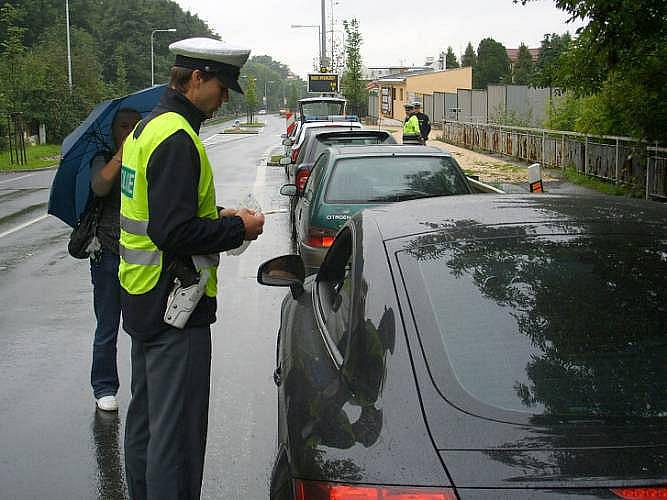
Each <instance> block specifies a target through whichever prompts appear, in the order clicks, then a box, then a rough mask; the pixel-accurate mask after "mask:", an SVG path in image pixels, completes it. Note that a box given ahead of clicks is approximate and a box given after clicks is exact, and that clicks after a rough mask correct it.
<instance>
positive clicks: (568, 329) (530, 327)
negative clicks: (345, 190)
mask: <svg viewBox="0 0 667 500" xmlns="http://www.w3.org/2000/svg"><path fill="white" fill-rule="evenodd" d="M489 231H490V232H492V231H493V230H492V229H489ZM412 243H415V241H413V242H412ZM424 243H425V244H423V245H421V244H417V245H414V246H413V247H412V248H410V249H409V250H408V251H407V252H408V253H409V254H411V255H412V256H413V257H415V258H416V260H417V262H418V264H417V268H418V269H419V272H418V274H419V277H418V280H417V281H416V283H417V284H416V287H417V288H415V290H417V289H418V288H419V287H421V288H422V289H423V290H425V291H426V292H425V294H426V296H427V297H428V298H427V299H425V300H424V302H428V301H429V299H430V310H431V311H432V313H433V316H434V318H435V320H434V323H435V325H436V326H435V327H434V328H433V330H434V331H433V332H431V333H432V334H433V338H437V337H439V339H437V340H436V344H435V345H438V346H439V349H438V348H436V349H433V350H431V351H430V352H429V349H428V348H427V349H426V350H427V357H429V358H430V359H429V365H430V367H431V370H433V371H434V372H436V373H439V377H440V383H439V385H440V384H442V385H444V386H445V387H443V388H442V389H443V390H442V392H443V394H445V396H446V397H447V394H448V391H447V387H446V385H447V381H446V380H447V379H448V378H447V376H444V375H445V367H446V366H447V370H448V373H450V375H449V376H448V377H449V380H452V379H455V380H457V381H458V385H459V387H462V388H463V389H464V391H462V392H461V393H460V394H467V395H470V396H472V398H474V399H475V400H477V401H479V402H482V403H483V404H484V405H490V406H493V407H496V408H500V409H504V410H511V411H519V412H527V413H531V414H533V415H539V416H545V417H546V416H556V417H571V418H582V417H583V418H587V417H588V418H591V417H621V418H631V417H641V418H647V417H665V416H667V292H666V290H667V250H666V248H667V242H665V241H664V240H663V241H660V240H659V239H658V238H656V239H654V240H651V239H650V238H646V237H640V238H638V237H636V236H634V235H600V236H591V235H589V236H581V235H577V236H573V235H549V236H540V237H531V238H497V239H479V240H468V241H455V242H444V241H443V242H440V243H435V244H433V243H432V240H431V241H428V238H424ZM413 288H414V287H413ZM417 293H419V292H417ZM426 317H428V315H425V316H422V318H421V319H420V318H419V317H418V318H417V319H416V320H417V323H418V328H419V330H420V335H429V332H428V331H427V330H428V327H427V326H426V322H425V318H426ZM420 324H421V326H420ZM438 352H441V354H443V355H444V357H443V356H440V355H439V354H438ZM443 360H445V361H444V362H443ZM449 370H451V371H449ZM451 373H453V377H452V376H451ZM443 376H444V377H443ZM463 399H465V398H463ZM460 403H461V402H460ZM461 404H462V405H463V406H465V403H461ZM484 405H482V406H484Z"/></svg>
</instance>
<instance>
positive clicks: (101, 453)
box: [92, 410, 128, 500]
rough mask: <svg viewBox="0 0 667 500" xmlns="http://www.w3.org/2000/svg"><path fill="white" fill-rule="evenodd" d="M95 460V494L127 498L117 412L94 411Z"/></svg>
mask: <svg viewBox="0 0 667 500" xmlns="http://www.w3.org/2000/svg"><path fill="white" fill-rule="evenodd" d="M92 438H93V442H94V444H95V458H96V460H97V495H98V498H104V499H105V500H125V499H126V498H128V496H127V490H126V488H125V480H124V474H123V469H124V467H123V460H122V459H121V454H120V450H121V447H122V445H123V442H122V437H121V433H120V417H119V415H118V412H104V411H100V410H96V411H95V415H94V417H93V426H92Z"/></svg>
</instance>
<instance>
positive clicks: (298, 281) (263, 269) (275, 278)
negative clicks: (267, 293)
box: [257, 186, 306, 299]
mask: <svg viewBox="0 0 667 500" xmlns="http://www.w3.org/2000/svg"><path fill="white" fill-rule="evenodd" d="M295 187H296V186H295ZM305 279H306V268H305V266H304V264H303V259H301V256H300V255H292V254H290V255H281V256H280V257H274V258H273V259H270V260H267V261H266V262H264V263H263V264H261V265H260V266H259V268H258V269H257V282H258V283H259V284H260V285H266V286H288V287H290V291H291V292H292V297H294V298H295V299H298V298H299V297H300V296H301V294H303V281H304V280H305Z"/></svg>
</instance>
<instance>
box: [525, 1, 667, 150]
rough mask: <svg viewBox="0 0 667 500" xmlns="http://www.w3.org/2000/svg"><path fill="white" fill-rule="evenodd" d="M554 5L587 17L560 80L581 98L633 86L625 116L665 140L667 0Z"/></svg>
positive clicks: (564, 60) (567, 55)
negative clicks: (629, 114) (665, 0)
mask: <svg viewBox="0 0 667 500" xmlns="http://www.w3.org/2000/svg"><path fill="white" fill-rule="evenodd" d="M518 1H520V2H521V3H522V4H526V3H527V2H528V1H531V0H515V2H518ZM555 4H556V7H558V8H559V9H561V10H564V11H565V12H567V13H569V14H570V19H571V20H574V19H581V20H586V21H587V24H586V26H585V27H583V28H582V29H580V30H578V32H577V34H578V36H577V38H576V40H574V41H573V42H572V44H571V46H570V47H569V49H568V50H567V51H566V53H565V54H564V55H563V57H562V58H561V60H560V63H559V67H560V69H559V71H558V72H557V77H556V79H557V83H558V84H559V85H561V86H563V87H565V88H568V89H571V90H572V91H574V92H575V94H577V95H578V96H592V95H596V94H598V93H600V92H602V93H607V95H608V97H609V96H610V95H611V94H612V93H615V92H614V91H613V90H612V89H618V88H621V87H623V88H626V89H628V90H630V91H631V93H630V95H628V96H627V97H624V96H622V95H621V96H620V98H621V100H622V102H623V104H624V108H625V111H624V112H630V113H631V116H629V117H624V119H627V120H629V121H630V122H632V124H633V125H632V128H634V129H636V130H639V131H640V132H639V133H640V135H641V137H642V138H645V139H649V140H660V141H667V86H665V84H664V82H665V75H666V74H667V22H665V19H667V3H666V2H664V1H663V2H656V1H655V0H555ZM608 97H607V98H605V100H607V101H608V102H609V99H608ZM615 97H616V98H618V97H619V96H618V95H615ZM637 105H639V106H638V107H637ZM617 133H620V134H625V133H626V132H624V131H619V132H617Z"/></svg>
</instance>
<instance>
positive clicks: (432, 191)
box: [325, 155, 469, 203]
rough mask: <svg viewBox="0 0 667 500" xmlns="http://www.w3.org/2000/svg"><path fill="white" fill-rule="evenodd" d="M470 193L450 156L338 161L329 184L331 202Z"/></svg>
mask: <svg viewBox="0 0 667 500" xmlns="http://www.w3.org/2000/svg"><path fill="white" fill-rule="evenodd" d="M464 193H469V189H468V184H467V182H466V180H465V178H464V177H463V174H462V172H461V169H460V168H459V167H458V165H457V164H456V162H454V160H452V158H450V157H448V156H397V155H392V156H380V157H378V156H370V157H359V158H341V159H339V160H337V161H336V163H335V165H334V168H333V172H332V175H331V179H330V180H329V182H328V184H327V190H326V196H325V199H326V201H327V202H330V203H369V202H377V203H381V202H393V201H403V200H410V199H415V198H428V197H431V196H443V195H451V194H464Z"/></svg>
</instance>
